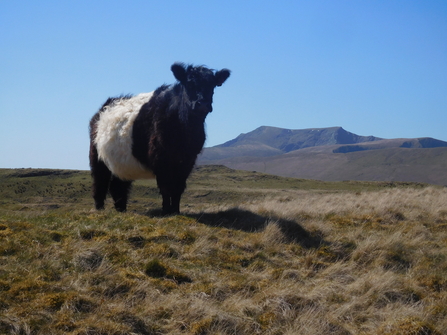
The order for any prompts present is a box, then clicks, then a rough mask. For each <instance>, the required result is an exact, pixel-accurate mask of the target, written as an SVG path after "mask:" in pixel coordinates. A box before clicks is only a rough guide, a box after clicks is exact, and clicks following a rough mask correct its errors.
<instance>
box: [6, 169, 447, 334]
mask: <svg viewBox="0 0 447 335" xmlns="http://www.w3.org/2000/svg"><path fill="white" fill-rule="evenodd" d="M106 207H107V208H106V210H105V211H101V212H97V211H94V210H93V201H92V199H91V198H90V176H89V174H88V172H85V171H69V170H33V169H16V170H6V169H3V170H0V334H79V335H80V334H86V335H87V334H88V335H96V334H98V335H99V334H116V335H118V334H196V335H199V334H288V335H291V334H340V335H341V334H415V335H424V334H447V189H446V188H442V187H434V186H429V185H424V184H409V183H385V182H383V183H380V182H376V183H373V182H337V183H329V182H320V181H314V180H302V179H293V178H281V177H276V176H270V175H265V174H261V173H252V172H244V171H235V170H230V169H227V168H224V167H221V166H202V167H199V168H198V169H197V171H196V172H194V174H193V175H192V176H191V178H190V179H189V181H188V189H187V191H186V192H185V195H184V197H183V199H182V204H181V210H182V215H177V216H167V217H163V216H161V214H160V207H161V198H160V196H159V195H158V190H157V188H156V185H155V183H154V182H153V181H141V182H137V183H135V186H134V188H133V192H132V196H131V201H130V203H129V210H128V212H127V213H117V212H115V211H114V210H113V209H112V207H113V205H112V204H111V203H110V202H108V203H107V205H106Z"/></svg>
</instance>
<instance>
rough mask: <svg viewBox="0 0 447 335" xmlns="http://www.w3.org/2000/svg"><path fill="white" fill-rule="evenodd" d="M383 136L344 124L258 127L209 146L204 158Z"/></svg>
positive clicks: (276, 152) (261, 153)
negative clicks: (349, 128)
mask: <svg viewBox="0 0 447 335" xmlns="http://www.w3.org/2000/svg"><path fill="white" fill-rule="evenodd" d="M378 140H381V138H379V137H374V136H359V135H356V134H353V133H350V132H348V131H346V130H344V129H343V128H342V127H331V128H311V129H297V130H291V129H283V128H276V127H267V126H262V127H259V128H257V129H255V130H253V131H252V132H249V133H247V134H241V135H239V136H238V137H236V138H235V139H233V140H231V141H228V142H225V143H223V144H220V145H217V146H215V147H212V148H206V149H205V150H204V152H203V154H202V157H201V160H202V161H212V160H216V159H224V158H229V157H245V156H249V157H268V156H275V155H281V154H285V153H288V152H290V151H294V150H299V149H304V148H309V147H316V146H323V145H334V144H356V143H363V142H373V141H378Z"/></svg>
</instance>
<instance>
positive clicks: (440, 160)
mask: <svg viewBox="0 0 447 335" xmlns="http://www.w3.org/2000/svg"><path fill="white" fill-rule="evenodd" d="M446 158H447V142H444V141H440V140H436V139H433V138H415V139H381V138H377V137H374V136H359V135H356V134H353V133H350V132H347V131H345V130H344V129H343V128H340V127H333V128H321V129H304V130H289V129H281V128H273V127H260V128H258V129H256V130H255V131H253V132H250V133H248V134H242V135H240V136H238V137H237V138H235V139H234V140H232V141H229V142H226V143H224V144H222V145H218V146H215V147H212V148H205V149H204V152H203V154H202V155H201V156H200V158H199V164H221V165H225V166H228V167H230V168H234V169H242V170H248V171H258V172H264V173H269V174H275V175H280V176H288V177H296V178H311V179H319V180H326V181H341V180H365V181H366V180H370V181H379V180H383V181H413V182H424V183H432V184H438V185H447V159H446Z"/></svg>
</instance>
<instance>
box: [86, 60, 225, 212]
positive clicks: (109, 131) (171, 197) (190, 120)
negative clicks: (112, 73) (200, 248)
mask: <svg viewBox="0 0 447 335" xmlns="http://www.w3.org/2000/svg"><path fill="white" fill-rule="evenodd" d="M171 71H172V73H173V74H174V77H175V78H176V79H177V82H176V83H175V84H172V85H162V86H160V87H158V88H157V89H156V90H155V91H153V92H150V93H141V94H138V95H136V96H132V95H122V96H118V97H113V98H108V99H107V101H106V102H105V103H104V104H103V105H102V107H101V108H100V109H99V111H98V112H97V113H96V114H95V115H94V116H93V117H92V119H91V121H90V127H89V128H90V153H89V156H90V157H89V158H90V169H91V175H92V179H93V185H92V193H93V199H94V201H95V207H96V209H98V210H100V209H103V208H104V202H105V199H106V196H107V194H108V193H109V192H110V194H111V196H112V198H113V201H114V206H115V209H116V210H117V211H120V212H124V211H126V210H127V201H128V195H129V192H130V189H131V185H132V182H133V181H134V180H137V179H148V178H155V179H156V181H157V186H158V188H159V190H160V193H161V196H162V199H163V202H162V211H163V214H178V213H180V198H181V195H182V194H183V192H184V190H185V188H186V180H187V178H188V176H189V174H190V173H191V171H192V169H193V167H194V165H195V162H196V159H197V155H198V154H199V153H200V152H201V151H202V148H203V145H204V143H205V138H206V135H205V118H206V116H207V115H208V113H211V112H212V110H213V108H212V103H213V94H214V88H215V87H217V86H221V85H222V84H223V83H224V82H225V81H226V80H227V79H228V77H229V76H230V70H228V69H222V70H220V71H215V70H211V69H209V68H207V67H205V66H193V65H185V64H183V63H174V64H173V65H172V66H171Z"/></svg>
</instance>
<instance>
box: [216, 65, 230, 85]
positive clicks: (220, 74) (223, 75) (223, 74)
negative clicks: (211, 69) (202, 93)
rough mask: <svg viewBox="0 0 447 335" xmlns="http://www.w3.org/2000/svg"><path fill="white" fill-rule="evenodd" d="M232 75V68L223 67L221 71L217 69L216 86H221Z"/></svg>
mask: <svg viewBox="0 0 447 335" xmlns="http://www.w3.org/2000/svg"><path fill="white" fill-rule="evenodd" d="M229 76H230V70H228V69H222V70H220V71H217V72H216V74H215V77H216V86H221V85H222V84H223V83H224V82H225V80H227V79H228V77H229Z"/></svg>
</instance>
